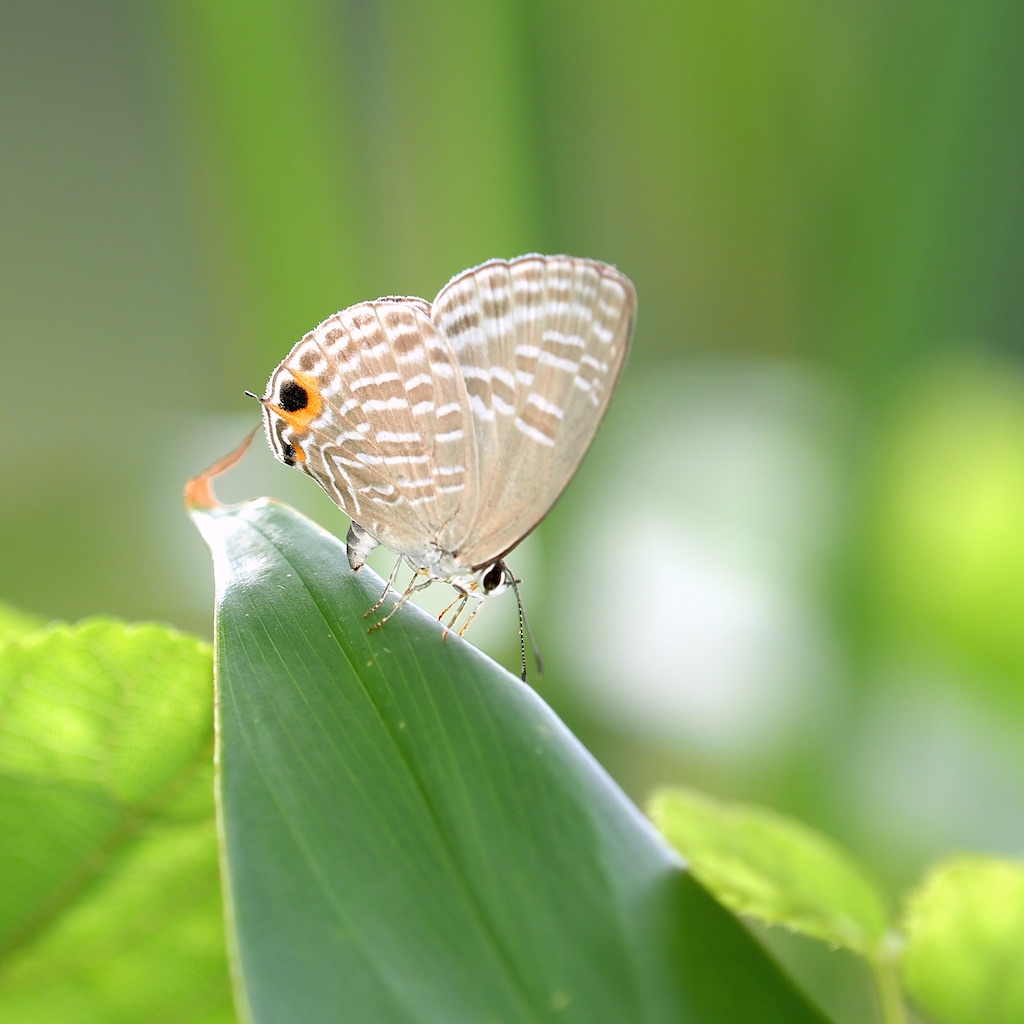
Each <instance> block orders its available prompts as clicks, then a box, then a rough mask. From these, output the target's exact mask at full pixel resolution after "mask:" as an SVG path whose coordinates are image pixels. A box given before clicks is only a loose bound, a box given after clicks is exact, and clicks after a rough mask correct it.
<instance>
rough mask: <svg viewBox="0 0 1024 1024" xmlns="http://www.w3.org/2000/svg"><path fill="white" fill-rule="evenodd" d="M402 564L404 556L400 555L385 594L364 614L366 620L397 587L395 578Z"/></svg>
mask: <svg viewBox="0 0 1024 1024" xmlns="http://www.w3.org/2000/svg"><path fill="white" fill-rule="evenodd" d="M401 564H402V556H401V555H399V556H398V561H397V562H395V567H394V569H392V570H391V575H390V576H389V577H388V581H387V583H385V584H384V593H383V594H381V595H380V600H379V601H378V602H377V603H376V604H375V605H374V606H373V607H372V608H371V609H370V610H369V611H367V612H363V618H364V619H365V618H366V616H367V615H372V614H373V613H374V612H375V611H376V610H377V609H378V608H379V607H380V606H381V605H382V604H383V603H384V598H386V597H387V596H388V591H389V590H390V589H391V588H392V587H393V586H394V585H395V577H396V576H397V575H398V567H399V566H400V565H401ZM413 579H416V577H415V576H413ZM406 596H408V595H406Z"/></svg>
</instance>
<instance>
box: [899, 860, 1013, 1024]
mask: <svg viewBox="0 0 1024 1024" xmlns="http://www.w3.org/2000/svg"><path fill="white" fill-rule="evenodd" d="M904 929H905V932H906V941H907V944H906V949H905V950H904V953H903V957H902V959H901V961H900V967H901V970H902V973H903V977H904V981H905V984H906V986H907V991H908V992H909V993H910V994H911V995H912V996H913V997H914V998H915V999H916V1000H917V1001H918V1002H919V1003H920V1004H921V1005H922V1006H923V1007H924V1008H925V1009H926V1010H928V1012H929V1013H931V1014H933V1015H934V1016H935V1018H936V1020H938V1021H943V1022H945V1024H977V1022H979V1021H984V1022H985V1024H1017V1022H1019V1021H1022V1020H1024V864H1022V863H1021V862H1020V861H1010V860H1000V859H998V858H994V857H967V856H964V857H957V858H955V859H952V860H950V861H947V862H946V863H943V864H940V865H939V866H938V867H936V868H935V869H934V870H933V871H932V872H931V873H930V874H929V876H928V878H927V879H926V880H925V882H924V883H923V884H922V885H921V887H920V888H919V889H918V890H917V891H916V892H915V893H914V894H913V895H912V896H911V897H910V899H909V901H908V905H907V913H906V919H905V923H904Z"/></svg>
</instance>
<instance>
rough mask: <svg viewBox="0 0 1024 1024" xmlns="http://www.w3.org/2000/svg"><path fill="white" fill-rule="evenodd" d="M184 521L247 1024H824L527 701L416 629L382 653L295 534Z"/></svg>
mask: <svg viewBox="0 0 1024 1024" xmlns="http://www.w3.org/2000/svg"><path fill="white" fill-rule="evenodd" d="M193 516H194V518H195V520H196V522H197V524H198V526H199V528H200V529H201V531H202V532H203V534H204V536H205V538H206V540H207V542H208V544H209V545H210V547H211V550H212V552H213V556H214V562H215V568H216V578H217V594H218V598H217V620H216V674H217V682H218V707H219V709H220V711H219V716H220V717H219V723H218V735H219V743H220V747H219V752H218V760H219V764H220V766H221V776H220V781H219V792H220V807H219V809H220V815H221V819H222V830H223V834H224V837H225V842H226V857H225V863H226V876H227V881H228V886H229V890H230V901H231V905H232V916H233V920H234V926H235V929H236V943H237V950H238V967H239V971H238V973H239V974H240V975H241V978H242V984H243V987H244V998H245V1001H246V1003H247V1005H248V1007H249V1009H250V1012H251V1015H252V1018H253V1019H254V1020H255V1021H257V1022H260V1024H263V1022H287V1021H302V1022H303V1024H316V1022H320V1021H325V1022H326V1021H337V1020H339V1019H342V1020H352V1021H375V1022H376V1021H389V1022H390V1021H401V1022H424V1024H425V1022H448V1021H453V1022H454V1021H495V1022H499V1021H500V1022H503V1024H515V1022H521V1021H556V1020H557V1021H560V1022H562V1021H580V1022H587V1024H594V1022H603V1021H609V1022H625V1021H629V1022H630V1024H643V1022H656V1021H666V1022H667V1021H672V1022H674V1024H679V1022H686V1021H694V1022H696V1021H700V1022H702V1024H704V1022H719V1021H720V1022H726V1021H728V1022H734V1021H737V1020H754V1019H756V1020H758V1021H785V1022H787V1024H789V1022H799V1021H807V1020H820V1017H819V1016H818V1015H817V1014H816V1013H815V1012H814V1011H812V1010H811V1009H810V1008H809V1007H808V1006H807V1004H806V1003H805V1002H804V1001H803V1000H802V998H801V997H800V996H799V995H798V994H797V993H796V992H795V991H794V990H793V989H792V987H791V986H790V984H789V982H788V981H787V980H786V979H785V977H783V976H782V975H781V973H780V972H779V971H778V969H777V968H776V967H775V966H774V965H773V964H772V963H771V962H770V961H769V960H768V958H767V956H766V954H764V952H763V951H762V950H761V948H760V947H759V946H757V945H756V943H755V942H754V941H753V940H752V939H751V938H750V936H749V935H748V934H747V933H746V931H745V929H743V928H742V927H741V926H740V925H739V923H738V922H736V921H735V919H733V918H732V917H731V916H730V915H728V914H726V913H725V912H724V911H723V910H722V909H721V908H720V907H718V906H717V905H716V904H715V903H714V902H713V901H712V900H710V899H709V898H708V897H707V896H706V894H704V892H703V890H702V889H701V888H700V887H699V886H698V885H696V884H695V883H694V881H693V880H692V879H691V878H690V877H689V876H688V874H687V873H686V872H685V871H684V870H682V868H681V865H680V862H679V859H678V858H677V857H676V855H675V854H674V853H673V852H672V851H671V850H670V849H669V848H668V846H667V845H666V844H664V843H663V842H662V840H661V839H660V838H659V837H658V836H657V834H656V833H655V832H654V831H653V829H651V828H650V826H649V825H648V823H647V822H646V821H645V820H644V818H643V817H642V816H641V814H640V813H639V811H637V809H636V808H635V807H634V806H633V805H632V804H630V803H629V802H628V801H627V800H626V798H625V797H624V796H623V795H622V793H621V792H620V791H619V790H618V789H617V788H616V786H615V785H614V784H613V783H612V782H611V780H610V779H609V778H608V777H607V776H606V775H605V774H604V772H603V771H602V770H601V769H600V767H599V766H598V765H597V764H595V762H594V761H593V760H592V759H591V757H590V756H589V755H588V754H587V752H586V751H585V750H583V749H582V748H581V747H580V746H579V744H578V743H577V742H576V740H575V739H574V738H573V737H572V736H571V735H570V734H569V732H568V731H567V730H566V728H565V727H564V725H562V723H561V722H560V721H559V720H558V719H557V718H556V717H555V716H554V715H553V714H552V712H551V711H550V710H549V709H548V708H547V707H546V706H545V705H544V704H543V703H542V702H541V700H540V699H539V698H538V697H537V695H536V694H535V693H534V692H533V691H532V690H531V689H530V688H529V687H527V686H525V685H524V684H522V683H521V682H520V681H519V680H518V679H517V678H515V677H514V676H512V675H510V674H509V673H508V672H506V671H505V670H504V669H501V668H500V667H498V666H497V665H495V664H494V663H493V662H491V661H489V660H488V659H487V658H486V657H484V656H483V655H482V654H480V653H479V652H478V651H477V650H476V649H474V648H473V647H472V646H470V645H469V644H468V643H466V642H464V641H461V640H459V639H458V638H457V637H455V636H449V638H448V640H447V642H443V641H442V638H441V634H440V628H439V626H438V624H437V622H436V621H435V620H434V619H432V618H431V617H430V616H428V615H426V614H425V613H424V612H422V611H421V610H419V609H418V608H415V607H414V606H412V605H409V606H406V607H405V608H403V609H402V610H401V611H400V612H399V613H398V614H396V615H395V616H394V617H393V618H392V619H391V620H390V621H389V622H388V623H387V625H386V626H385V627H384V628H383V629H381V630H378V631H376V632H374V633H372V634H368V633H367V622H368V620H367V619H366V618H364V613H365V612H366V611H367V609H368V608H369V607H370V606H371V604H373V603H374V601H375V600H376V599H377V598H378V597H379V596H380V593H381V591H382V588H383V584H382V583H381V581H380V580H379V578H378V577H376V576H374V575H373V574H372V573H371V572H370V571H368V570H364V571H363V572H361V573H360V574H359V575H358V576H355V575H353V574H352V573H351V572H350V571H349V569H348V566H347V563H346V559H345V553H344V549H343V547H342V546H341V545H340V544H339V543H338V541H337V540H336V539H335V538H333V537H331V536H329V535H327V534H326V533H324V532H323V531H321V530H320V529H318V528H317V527H316V526H314V525H313V524H311V523H309V522H308V521H307V520H305V519H303V518H302V517H300V516H299V515H298V514H297V513H295V512H293V511H292V510H290V509H287V508H285V507H283V506H280V505H277V504H275V503H270V502H266V501H258V502H251V503H249V504H247V505H244V506H241V507H240V508H237V509H234V510H215V511H209V510H204V511H199V510H194V511H193ZM371 621H372V620H371Z"/></svg>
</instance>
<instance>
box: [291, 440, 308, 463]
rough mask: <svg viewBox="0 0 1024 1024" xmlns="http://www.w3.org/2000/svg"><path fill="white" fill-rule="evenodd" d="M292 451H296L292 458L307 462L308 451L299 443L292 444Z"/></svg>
mask: <svg viewBox="0 0 1024 1024" xmlns="http://www.w3.org/2000/svg"><path fill="white" fill-rule="evenodd" d="M292 451H293V452H295V454H294V455H293V456H292V458H293V459H294V460H295V461H296V462H305V461H306V453H305V452H304V451H303V450H302V449H301V448H300V447H299V446H298V445H297V444H293V445H292Z"/></svg>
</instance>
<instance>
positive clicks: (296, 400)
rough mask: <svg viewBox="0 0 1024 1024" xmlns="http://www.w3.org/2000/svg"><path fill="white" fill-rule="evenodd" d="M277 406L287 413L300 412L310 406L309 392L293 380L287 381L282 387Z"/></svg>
mask: <svg viewBox="0 0 1024 1024" xmlns="http://www.w3.org/2000/svg"><path fill="white" fill-rule="evenodd" d="M277 404H278V405H279V406H281V408H282V409H283V410H284V411H285V412H298V411H299V410H300V409H305V408H306V406H307V405H309V392H308V391H307V390H306V389H305V388H304V387H303V386H302V385H301V384H297V383H296V382H295V381H293V380H286V381H285V382H284V383H283V384H282V385H281V391H280V393H279V395H278V399H277Z"/></svg>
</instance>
